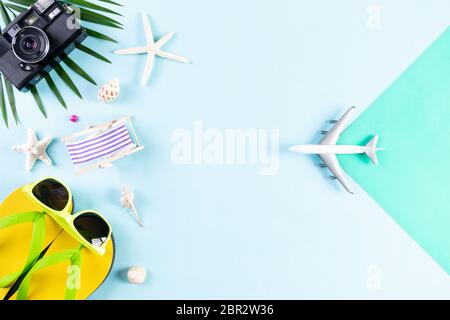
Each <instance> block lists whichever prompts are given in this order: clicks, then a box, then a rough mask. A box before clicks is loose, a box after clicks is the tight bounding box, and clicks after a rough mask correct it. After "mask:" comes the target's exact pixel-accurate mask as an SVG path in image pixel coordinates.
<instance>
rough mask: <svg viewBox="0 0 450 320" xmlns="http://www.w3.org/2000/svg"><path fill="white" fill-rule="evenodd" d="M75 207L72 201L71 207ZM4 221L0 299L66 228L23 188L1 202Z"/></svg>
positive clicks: (0, 230) (0, 231) (0, 233)
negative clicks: (56, 221)
mask: <svg viewBox="0 0 450 320" xmlns="http://www.w3.org/2000/svg"><path fill="white" fill-rule="evenodd" d="M72 207H73V205H72V201H70V207H69V210H70V211H71V210H72ZM18 214H20V215H18ZM0 221H1V225H0V261H1V263H0V299H3V298H5V296H6V295H7V293H8V292H9V291H10V288H11V286H12V285H13V284H14V282H15V281H16V280H17V279H18V277H19V276H20V275H21V274H22V273H23V272H24V271H25V270H27V268H30V267H31V266H32V265H33V263H35V262H36V260H37V259H38V258H39V256H40V254H41V252H42V251H43V250H44V249H45V248H47V247H48V246H49V245H50V244H51V243H52V242H53V241H54V240H55V239H56V238H57V237H58V235H59V234H60V233H61V232H62V228H61V227H60V226H59V225H58V224H56V223H55V222H54V220H53V219H52V218H51V217H50V216H48V215H46V214H43V213H42V209H41V208H40V207H39V205H37V204H36V203H35V202H34V201H32V200H31V199H30V198H29V197H28V196H27V195H26V194H25V193H24V192H23V191H22V188H19V189H17V190H16V191H14V192H13V193H12V194H11V195H9V196H8V197H7V198H6V199H5V200H4V201H3V203H2V204H0ZM44 230H45V231H44Z"/></svg>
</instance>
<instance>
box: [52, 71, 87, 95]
mask: <svg viewBox="0 0 450 320" xmlns="http://www.w3.org/2000/svg"><path fill="white" fill-rule="evenodd" d="M50 65H51V66H52V67H53V69H54V70H55V71H56V73H57V74H58V76H59V77H60V78H61V79H62V80H63V81H64V82H65V83H66V84H67V86H68V87H69V88H70V89H71V90H72V91H73V92H74V93H75V94H76V95H77V96H78V97H79V98H80V99H83V96H82V95H81V93H80V90H78V88H77V86H76V85H75V83H74V82H73V81H72V79H71V78H70V76H69V75H68V74H67V72H66V70H64V69H63V67H61V66H60V65H59V64H58V63H56V62H52V63H51V64H50Z"/></svg>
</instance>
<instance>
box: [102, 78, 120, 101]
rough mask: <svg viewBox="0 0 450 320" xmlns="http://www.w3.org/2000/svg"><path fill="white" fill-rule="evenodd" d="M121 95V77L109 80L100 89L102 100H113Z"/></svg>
mask: <svg viewBox="0 0 450 320" xmlns="http://www.w3.org/2000/svg"><path fill="white" fill-rule="evenodd" d="M119 96H120V82H119V79H114V80H111V81H109V82H108V83H107V84H105V85H103V86H101V87H100V89H99V90H98V98H99V99H100V101H101V102H111V101H114V100H116V99H117V98H118V97H119Z"/></svg>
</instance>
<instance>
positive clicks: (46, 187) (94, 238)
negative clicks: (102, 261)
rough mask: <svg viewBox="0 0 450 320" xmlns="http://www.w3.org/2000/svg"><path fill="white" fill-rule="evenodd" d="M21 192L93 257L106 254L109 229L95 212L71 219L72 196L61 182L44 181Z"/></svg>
mask: <svg viewBox="0 0 450 320" xmlns="http://www.w3.org/2000/svg"><path fill="white" fill-rule="evenodd" d="M22 190H23V191H24V192H25V193H26V194H27V195H28V196H29V197H30V198H31V199H33V201H35V202H37V203H38V204H39V205H40V206H41V207H42V208H43V209H44V210H45V212H46V213H47V214H49V215H50V217H52V218H53V220H55V221H56V223H58V224H59V225H60V226H61V227H62V228H63V229H64V230H65V231H66V232H68V233H69V234H70V235H71V236H72V237H74V238H75V239H76V240H77V241H79V242H80V243H81V244H82V245H83V246H85V247H86V248H88V249H89V250H91V251H93V252H94V253H96V254H99V255H104V254H105V251H106V245H107V243H108V241H109V240H110V239H111V234H112V232H111V226H110V225H109V223H108V222H107V221H106V219H105V218H103V217H102V216H101V215H100V214H99V213H98V212H95V211H91V210H88V211H81V212H78V213H76V214H73V215H72V214H71V213H70V208H71V207H72V193H71V192H70V189H69V188H68V187H67V186H65V185H64V184H63V183H62V182H60V181H57V180H55V179H51V178H49V179H44V180H41V181H39V182H36V183H32V184H29V185H26V186H25V187H23V189H22Z"/></svg>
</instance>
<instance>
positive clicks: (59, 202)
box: [33, 179, 69, 211]
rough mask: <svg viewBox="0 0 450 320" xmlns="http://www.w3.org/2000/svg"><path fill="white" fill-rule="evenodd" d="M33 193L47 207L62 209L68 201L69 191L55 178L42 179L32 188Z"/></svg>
mask: <svg viewBox="0 0 450 320" xmlns="http://www.w3.org/2000/svg"><path fill="white" fill-rule="evenodd" d="M33 195H34V196H35V197H36V199H38V200H39V201H40V202H42V203H43V204H45V205H46V206H47V207H49V208H51V209H53V210H56V211H62V210H63V209H64V208H65V207H66V206H67V204H68V203H69V191H68V190H67V189H66V187H64V186H63V185H62V184H61V183H59V182H58V181H56V180H52V179H49V180H44V181H42V182H39V183H38V184H37V185H36V186H35V187H34V188H33Z"/></svg>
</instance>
